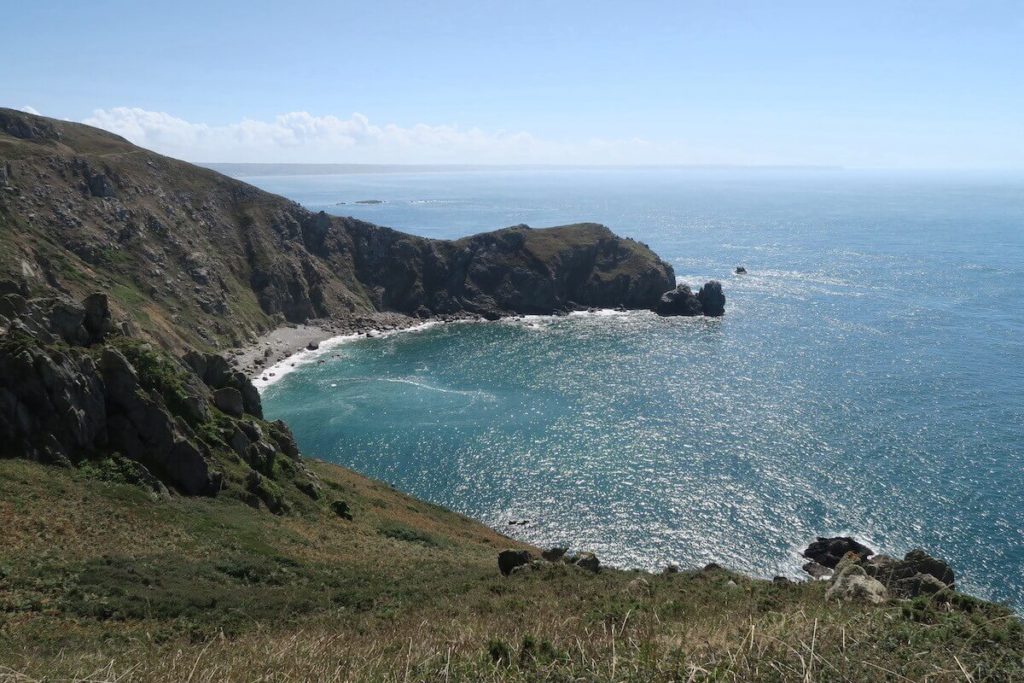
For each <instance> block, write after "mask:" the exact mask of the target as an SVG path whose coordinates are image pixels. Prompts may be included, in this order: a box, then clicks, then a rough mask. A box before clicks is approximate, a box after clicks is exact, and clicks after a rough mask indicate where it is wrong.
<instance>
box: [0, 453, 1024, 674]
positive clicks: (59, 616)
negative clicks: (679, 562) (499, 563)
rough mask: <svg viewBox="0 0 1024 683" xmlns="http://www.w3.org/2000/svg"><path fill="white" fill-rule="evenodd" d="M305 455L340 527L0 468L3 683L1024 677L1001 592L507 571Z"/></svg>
mask: <svg viewBox="0 0 1024 683" xmlns="http://www.w3.org/2000/svg"><path fill="white" fill-rule="evenodd" d="M313 466H314V468H315V469H316V471H317V472H318V473H319V474H320V476H321V478H322V479H323V481H324V482H325V488H326V489H327V490H328V491H329V493H330V495H331V496H337V497H341V498H344V499H345V500H347V501H348V502H349V503H350V505H351V507H352V510H353V513H354V515H355V520H354V521H352V522H348V521H345V520H342V519H339V518H337V517H335V516H332V515H329V514H326V513H321V512H306V513H303V514H297V515H292V516H287V517H283V518H278V517H274V516H272V515H269V514H268V513H266V512H259V511H255V510H252V509H250V508H248V507H246V506H244V505H242V504H240V503H238V502H237V501H231V500H194V499H193V500H189V499H183V498H176V499H173V500H170V501H159V502H154V501H153V500H151V499H149V498H148V497H147V496H146V495H144V494H143V493H142V492H141V491H138V490H136V489H132V488H131V487H127V486H123V485H115V484H106V483H102V482H97V481H93V480H88V479H84V478H83V477H82V475H81V473H79V472H74V471H68V470H54V469H52V468H46V467H42V466H38V465H33V464H30V463H25V462H18V461H2V462H0V501H2V502H0V522H2V524H3V528H4V531H5V533H4V535H3V537H2V539H3V540H2V546H0V547H2V551H3V552H2V555H0V558H2V559H0V682H2V683H13V682H14V681H43V680H46V681H64V680H66V681H103V682H105V683H112V682H113V681H176V682H177V681H312V680H316V681H415V680H429V681H687V680H692V681H712V680H714V681H737V682H739V681H761V680H765V681H880V680H891V681H906V680H912V681H935V682H937V681H1013V680H1024V675H1022V667H1024V661H1022V657H1024V640H1022V635H1021V628H1020V624H1019V622H1018V621H1017V619H1016V618H1015V617H1014V616H1013V615H1012V614H1010V613H1009V612H1008V611H1006V610H1005V609H1003V608H1000V607H998V606H993V605H988V604H985V603H980V602H977V601H973V600H969V599H963V600H962V601H958V602H956V603H955V604H953V605H951V606H946V605H940V604H937V603H929V602H928V601H917V602H914V603H890V604H887V605H885V606H882V607H869V606H860V605H850V604H845V605H842V604H836V603H832V604H828V603H826V602H825V600H824V586H823V585H822V584H819V583H805V584H791V585H786V584H782V585H778V584H772V583H771V582H766V581H755V580H749V579H746V578H744V577H741V576H738V575H734V574H730V573H728V572H724V571H708V572H703V571H697V572H684V573H680V574H676V575H665V576H660V575H659V576H653V575H646V574H639V573H634V572H619V571H604V572H602V573H600V574H598V575H593V574H590V573H588V572H584V571H582V570H578V569H576V568H574V567H569V566H566V565H561V564H558V565H543V566H542V567H541V568H539V569H536V570H530V571H526V572H521V573H517V574H516V575H514V576H512V577H507V578H506V577H501V576H500V575H498V573H497V571H496V566H495V549H496V548H497V547H502V546H505V545H509V544H510V541H508V539H505V538H503V537H502V536H500V535H499V534H497V533H496V532H494V531H492V530H490V529H487V528H485V527H482V526H481V525H479V524H476V523H474V522H472V521H471V520H468V519H466V518H464V517H460V516H458V515H455V514H453V513H451V512H448V511H446V510H443V509H441V508H438V507H436V506H432V505H429V504H426V503H422V502H420V501H416V500H414V499H411V498H409V497H408V496H405V495H403V494H401V493H399V492H397V491H394V490H393V489H391V488H390V487H388V486H387V485H385V484H382V483H380V482H375V481H372V480H369V479H366V478H364V477H360V476H359V475H357V474H355V473H352V472H349V471H346V470H342V469H340V468H336V467H333V466H330V465H326V464H323V463H313ZM395 525H398V526H397V528H399V529H401V530H402V533H397V534H395V533H392V530H393V529H394V528H396V526H395ZM638 579H639V580H638ZM196 596H199V599H200V601H199V602H198V603H197V602H195V600H196V599H197V598H196ZM206 600H211V601H212V602H211V603H209V604H208V603H207V602H204V601H206ZM139 601H143V602H147V603H152V607H151V608H148V607H147V609H140V608H139V605H138V603H139Z"/></svg>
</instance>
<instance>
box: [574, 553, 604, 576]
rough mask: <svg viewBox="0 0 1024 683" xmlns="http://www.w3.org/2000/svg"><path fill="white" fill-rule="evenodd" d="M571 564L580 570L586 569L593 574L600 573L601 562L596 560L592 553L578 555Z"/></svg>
mask: <svg viewBox="0 0 1024 683" xmlns="http://www.w3.org/2000/svg"><path fill="white" fill-rule="evenodd" d="M573 564H575V565H576V566H577V567H579V568H580V569H586V570H587V571H590V572H594V573H595V574H596V573H597V572H599V571H601V561H600V560H598V559H597V555H595V554H594V553H580V554H579V556H577V557H576V561H575V562H573Z"/></svg>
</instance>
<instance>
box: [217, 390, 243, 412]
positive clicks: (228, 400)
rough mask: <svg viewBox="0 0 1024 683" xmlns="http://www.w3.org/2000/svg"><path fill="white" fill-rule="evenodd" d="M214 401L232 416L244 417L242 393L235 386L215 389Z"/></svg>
mask: <svg viewBox="0 0 1024 683" xmlns="http://www.w3.org/2000/svg"><path fill="white" fill-rule="evenodd" d="M213 403H214V405H216V406H217V407H218V408H219V409H220V410H222V411H223V412H225V413H227V414H228V415H230V416H231V417H242V413H243V412H245V411H244V408H243V404H242V394H241V392H240V391H238V389H235V388H234V387H224V388H222V389H217V390H216V391H214V392H213Z"/></svg>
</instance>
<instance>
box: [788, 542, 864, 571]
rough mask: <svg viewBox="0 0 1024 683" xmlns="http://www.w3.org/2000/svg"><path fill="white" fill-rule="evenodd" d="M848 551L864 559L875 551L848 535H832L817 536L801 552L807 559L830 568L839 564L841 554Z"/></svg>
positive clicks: (841, 557)
mask: <svg viewBox="0 0 1024 683" xmlns="http://www.w3.org/2000/svg"><path fill="white" fill-rule="evenodd" d="M849 552H853V553H856V554H857V555H859V556H860V557H861V559H866V558H868V557H869V556H871V555H874V554H875V551H873V550H872V549H871V548H869V547H867V546H866V545H864V544H862V543H858V542H857V541H855V540H854V539H852V538H850V537H849V536H834V537H831V538H824V537H822V536H819V537H818V538H817V540H815V541H814V542H813V543H811V544H810V545H809V546H807V549H806V550H804V553H803V554H804V557H806V558H807V559H809V560H813V561H815V562H817V563H818V564H820V565H824V566H825V567H828V568H830V569H835V566H836V565H837V564H839V561H840V560H841V559H843V556H844V555H845V554H846V553H849ZM805 571H806V568H805Z"/></svg>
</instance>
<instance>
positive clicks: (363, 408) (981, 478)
mask: <svg viewBox="0 0 1024 683" xmlns="http://www.w3.org/2000/svg"><path fill="white" fill-rule="evenodd" d="M246 180H248V181H249V182H252V183H254V184H256V185H258V186H260V187H263V188H265V189H268V190H271V191H273V192H277V193H280V194H283V195H285V196H288V197H290V198H292V199H295V200H296V201H298V202H300V203H302V204H304V205H305V206H307V207H309V208H311V209H315V210H320V209H323V210H326V211H328V212H331V213H336V214H341V215H353V216H356V217H359V218H363V219H366V220H369V221H373V222H375V223H379V224H382V225H387V226H391V227H394V228H398V229H402V230H406V231H409V232H412V233H416V234H420V235H426V236H429V237H438V238H454V237H460V236H463V235H467V234H471V233H474V232H479V231H482V230H489V229H493V228H498V227H503V226H507V225H512V224H517V223H527V224H529V225H531V226H533V227H543V226H551V225H559V224H565V223H573V222H579V221H598V222H601V223H605V224H607V225H608V226H610V227H611V228H612V229H614V230H615V231H616V232H618V233H619V234H621V235H626V236H631V237H634V238H636V239H639V240H641V241H644V242H646V243H648V244H649V245H650V246H651V247H652V248H653V249H654V250H655V251H657V252H658V253H659V254H660V255H661V256H662V257H664V258H665V259H666V260H668V261H669V262H671V263H672V264H673V266H674V267H675V269H676V274H677V275H678V276H679V278H680V279H681V280H682V281H685V282H688V283H691V284H693V285H699V284H700V283H702V282H703V281H705V280H707V279H709V278H718V279H720V280H722V281H723V283H724V286H725V292H726V296H727V297H728V303H727V312H726V316H725V317H724V318H722V319H717V320H709V319H683V318H668V319H660V318H657V317H655V316H654V315H652V314H650V313H646V312H635V313H629V314H624V315H608V314H604V315H573V316H569V317H564V318H530V319H527V320H521V321H502V322H498V323H473V324H454V325H447V326H434V327H429V328H427V329H423V330H420V331H414V332H405V333H401V334H396V335H392V336H388V337H385V338H379V339H361V340H358V341H352V342H349V343H345V344H340V345H337V346H334V347H332V348H329V349H325V350H324V351H323V353H322V354H321V356H320V358H322V359H324V360H326V363H324V364H317V363H309V364H300V365H299V366H298V367H297V368H296V369H295V370H294V371H293V372H290V373H289V374H287V375H285V376H283V377H282V378H281V379H280V381H278V382H276V383H275V384H272V385H270V386H269V387H267V388H265V389H264V409H265V411H266V413H267V415H268V416H269V417H271V418H284V419H285V420H287V421H288V422H289V424H291V426H292V428H293V429H294V430H295V434H296V437H297V438H298V441H299V443H300V446H301V447H302V449H303V450H304V451H305V452H306V453H309V454H313V455H316V456H319V457H322V458H325V459H329V460H333V461H336V462H338V463H341V464H344V465H347V466H350V467H353V468H355V469H356V470H359V471H360V472H363V473H365V474H368V475H370V476H373V477H377V478H380V479H383V480H386V481H388V482H390V483H392V484H393V485H394V486H396V487H397V488H399V489H401V490H403V491H407V492H409V493H412V494H414V495H416V496H420V497H422V498H426V499H428V500H431V501H434V502H436V503H439V504H441V505H445V506H447V507H450V508H453V509H455V510H459V511H461V512H463V513H465V514H467V515H470V516H472V517H475V518H477V519H479V520H482V521H483V522H485V523H487V524H489V525H491V526H493V527H495V528H497V529H499V530H501V531H503V532H505V533H507V534H509V535H512V536H515V537H518V538H522V539H524V540H528V541H531V542H533V543H536V544H538V545H542V546H547V545H553V544H568V545H569V546H571V547H573V548H576V549H586V550H592V551H594V552H596V553H597V554H598V556H599V557H600V558H601V560H602V562H605V563H608V564H612V565H616V566H619V567H627V568H628V567H641V568H645V569H652V570H657V569H659V568H661V567H664V566H665V565H666V564H668V563H675V564H678V565H680V566H682V567H697V566H701V565H703V564H705V563H707V562H711V561H715V562H719V563H721V564H723V565H726V566H728V567H731V568H733V569H736V570H740V571H743V572H747V573H750V574H754V575H758V576H764V577H770V576H773V575H776V574H782V575H787V576H791V577H800V576H802V574H801V572H800V569H799V566H800V564H801V560H800V558H799V551H800V550H801V549H802V548H803V547H804V546H805V545H806V544H807V543H808V542H809V541H810V540H812V539H813V538H814V537H815V536H816V535H818V534H822V535H831V534H840V533H842V534H852V535H854V536H856V537H858V538H859V539H861V540H863V541H865V542H867V543H868V545H870V546H872V547H873V548H875V549H876V550H883V551H885V552H887V553H889V554H897V555H902V553H904V552H906V551H907V550H910V549H911V548H913V547H918V546H919V547H923V548H925V549H926V550H928V551H929V552H931V553H932V554H934V555H937V556H940V557H943V558H947V559H948V560H949V561H950V562H951V563H952V564H953V566H954V568H955V570H956V571H957V574H958V583H959V585H960V586H961V587H962V589H964V590H966V591H969V592H972V593H974V594H977V595H979V596H983V597H986V598H989V599H994V600H1001V601H1005V602H1008V603H1010V604H1011V605H1013V606H1015V607H1016V608H1017V609H1018V610H1021V609H1024V571H1022V570H1024V177H1021V176H1019V175H1018V176H1012V175H994V174H980V173H977V174H959V175H951V174H937V173H936V174H926V173H909V172H908V173H868V172H855V171H742V170H628V171H624V170H617V171H616V170H600V171H598V170H593V171H586V170H583V171H580V170H575V171H568V170H558V171H554V170H552V171H529V172H528V171H505V172H464V173H419V174H388V175H370V174H367V175H337V176H301V177H272V176H267V177H257V178H246ZM360 200H380V201H382V202H383V203H380V204H354V203H353V202H356V201H360ZM340 202H345V203H344V204H341V203H340ZM741 264H742V265H744V266H746V268H747V270H748V271H749V273H748V274H747V275H743V276H738V275H734V274H733V269H734V267H735V266H737V265H741ZM510 520H516V521H519V520H529V521H528V524H525V525H519V524H517V525H509V524H508V522H509V521H510Z"/></svg>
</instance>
